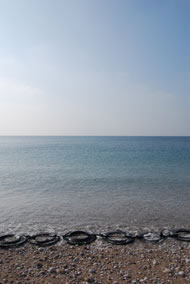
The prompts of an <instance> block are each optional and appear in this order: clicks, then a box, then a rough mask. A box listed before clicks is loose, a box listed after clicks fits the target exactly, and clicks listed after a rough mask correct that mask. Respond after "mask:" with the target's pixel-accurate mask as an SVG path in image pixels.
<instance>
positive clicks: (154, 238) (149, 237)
mask: <svg viewBox="0 0 190 284" xmlns="http://www.w3.org/2000/svg"><path fill="white" fill-rule="evenodd" d="M143 239H144V241H146V242H153V243H157V242H160V241H161V240H163V238H162V237H161V235H160V234H156V233H152V232H149V233H144V234H143Z"/></svg>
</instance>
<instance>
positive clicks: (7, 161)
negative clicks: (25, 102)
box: [0, 136, 190, 233]
mask: <svg viewBox="0 0 190 284" xmlns="http://www.w3.org/2000/svg"><path fill="white" fill-rule="evenodd" d="M189 226H190V137H127V136H124V137H121V136H114V137H110V136H109V137H108V136H107V137H102V136H101V137H98V136H91V137H86V136H85V137H79V136H77V137H74V136H72V137H71V136H60V137H55V136H53V137H36V136H35V137H20V136H19V137H0V233H7V232H14V233H21V232H22V233H31V232H39V231H40V232H41V231H45V232H67V231H71V230H78V229H80V230H86V231H92V232H99V231H100V232H102V231H108V230H114V229H115V230H118V229H122V230H129V229H131V230H134V229H143V230H144V229H149V230H159V229H160V228H166V227H167V228H176V227H177V228H181V227H186V228H188V227H189Z"/></svg>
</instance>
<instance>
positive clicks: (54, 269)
mask: <svg viewBox="0 0 190 284" xmlns="http://www.w3.org/2000/svg"><path fill="white" fill-rule="evenodd" d="M48 271H49V273H57V269H56V268H55V267H50V268H49V270H48Z"/></svg>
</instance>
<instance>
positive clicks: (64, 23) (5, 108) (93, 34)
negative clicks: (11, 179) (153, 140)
mask: <svg viewBox="0 0 190 284" xmlns="http://www.w3.org/2000/svg"><path fill="white" fill-rule="evenodd" d="M189 14H190V1H189V0H159V1H158V0H75V1H74V0H67V1H66V0H51V1H50V0H49V1H48V0H16V1H15V0H0V135H190V17H189Z"/></svg>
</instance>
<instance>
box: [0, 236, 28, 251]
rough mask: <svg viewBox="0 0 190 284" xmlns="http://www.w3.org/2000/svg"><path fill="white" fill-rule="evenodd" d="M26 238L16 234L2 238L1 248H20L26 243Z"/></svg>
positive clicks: (0, 241) (0, 239)
mask: <svg viewBox="0 0 190 284" xmlns="http://www.w3.org/2000/svg"><path fill="white" fill-rule="evenodd" d="M26 241H27V237H26V236H17V235H14V234H6V235H3V236H0V247H1V248H13V247H18V246H21V245H23V244H24V243H26Z"/></svg>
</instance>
